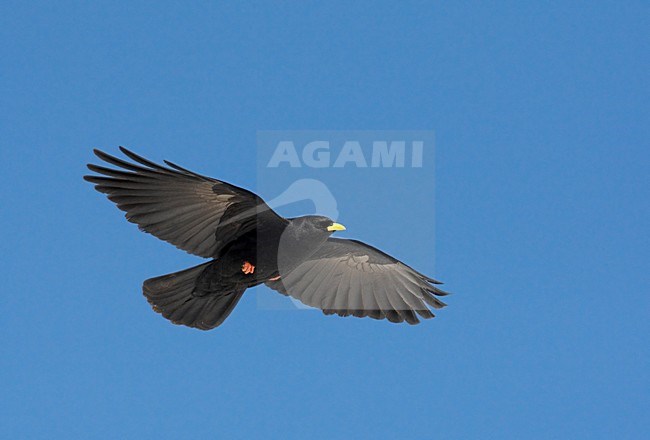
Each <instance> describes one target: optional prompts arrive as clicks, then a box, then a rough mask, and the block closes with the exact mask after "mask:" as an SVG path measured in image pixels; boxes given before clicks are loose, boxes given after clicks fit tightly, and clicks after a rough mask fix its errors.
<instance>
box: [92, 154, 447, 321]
mask: <svg viewBox="0 0 650 440" xmlns="http://www.w3.org/2000/svg"><path fill="white" fill-rule="evenodd" d="M120 150H121V151H122V152H123V153H124V154H125V155H126V156H127V157H128V158H130V159H131V160H132V161H133V162H129V161H126V160H122V159H119V158H117V157H114V156H111V155H109V154H106V153H104V152H102V151H99V150H95V154H96V155H97V156H98V157H99V158H100V159H102V160H103V161H104V162H106V163H108V164H110V165H113V166H116V167H118V168H119V169H113V168H107V167H104V166H98V165H93V164H89V165H88V168H89V169H90V170H91V171H93V172H95V173H97V174H99V175H92V176H84V179H85V180H87V181H89V182H91V183H93V184H94V185H95V188H96V189H97V190H98V191H99V192H102V193H105V194H106V195H107V197H108V198H109V199H110V200H111V201H113V202H114V203H115V204H116V205H117V207H118V208H119V209H121V210H122V211H125V212H126V218H127V220H128V221H130V222H132V223H136V224H137V225H138V227H139V228H140V229H141V230H143V231H145V232H148V233H150V234H153V235H154V236H156V237H158V238H160V239H162V240H165V241H167V242H169V243H171V244H173V245H174V246H176V247H178V248H179V249H183V250H185V251H187V252H189V253H191V254H194V255H198V256H200V257H204V258H211V261H209V262H206V263H203V264H201V265H199V266H196V267H192V268H190V269H186V270H183V271H180V272H176V273H172V274H169V275H163V276H160V277H156V278H152V279H149V280H146V281H145V282H144V285H143V293H144V296H145V297H146V298H147V300H148V301H149V303H150V304H151V305H152V307H153V309H154V310H155V311H156V312H159V313H161V314H162V315H163V316H164V317H165V318H167V319H169V320H170V321H172V322H174V323H176V324H183V325H187V326H189V327H195V328H199V329H202V330H208V329H211V328H214V327H217V326H218V325H220V324H221V323H222V322H223V321H224V320H225V319H226V318H227V317H228V315H229V314H230V312H231V311H232V310H233V308H234V307H235V306H236V305H237V302H238V301H239V299H240V298H241V296H242V294H243V293H244V291H245V290H246V289H247V288H249V287H252V286H256V285H259V284H262V283H265V284H266V285H267V286H269V287H270V288H272V289H275V290H277V291H278V292H280V293H282V294H285V295H290V296H292V297H294V298H297V299H299V300H300V301H302V302H303V303H305V304H307V305H309V306H313V307H317V308H320V309H322V310H323V312H324V313H325V314H338V315H340V316H349V315H352V316H358V317H363V316H369V317H371V318H375V319H388V320H389V321H391V322H407V323H409V324H417V323H418V322H419V320H418V315H419V316H420V317H422V318H432V317H433V316H434V315H433V313H432V312H431V310H430V307H431V308H436V309H438V308H442V307H444V306H445V304H444V303H443V302H441V301H440V300H439V299H438V298H437V296H442V295H445V294H446V293H445V292H443V291H442V290H440V289H438V288H437V287H436V286H435V285H436V284H440V282H438V281H436V280H434V279H432V278H429V277H427V276H425V275H423V274H421V273H419V272H417V271H415V270H414V269H412V268H410V267H409V266H407V265H405V264H404V263H402V262H400V261H399V260H397V259H395V258H393V257H391V256H389V255H387V254H385V253H384V252H382V251H380V250H378V249H375V248H373V247H372V246H369V245H367V244H364V243H361V242H359V241H356V240H345V239H338V238H331V237H330V235H331V234H332V233H333V232H335V231H337V230H342V229H345V228H343V226H342V225H339V224H338V223H335V222H334V221H332V220H331V219H329V218H327V217H322V216H304V217H297V218H292V219H286V218H283V217H281V216H279V215H278V214H277V213H275V211H273V210H272V209H271V208H270V207H269V206H268V205H267V204H266V203H265V202H264V201H263V200H262V199H261V198H260V197H259V196H257V195H256V194H254V193H252V192H250V191H248V190H245V189H243V188H239V187H237V186H234V185H231V184H229V183H226V182H222V181H220V180H216V179H213V178H210V177H206V176H202V175H200V174H197V173H194V172H192V171H189V170H187V169H185V168H182V167H180V166H178V165H176V164H173V163H171V162H168V161H165V163H166V164H167V166H162V165H158V164H155V163H153V162H151V161H149V160H147V159H145V158H143V157H141V156H138V155H137V154H135V153H133V152H131V151H129V150H127V149H126V148H123V147H120Z"/></svg>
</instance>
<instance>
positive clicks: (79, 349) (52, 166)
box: [0, 1, 650, 438]
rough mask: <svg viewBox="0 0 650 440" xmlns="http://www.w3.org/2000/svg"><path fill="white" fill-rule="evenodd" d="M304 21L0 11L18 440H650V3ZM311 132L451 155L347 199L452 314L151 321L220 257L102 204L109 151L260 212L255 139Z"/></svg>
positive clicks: (343, 184)
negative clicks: (220, 188)
mask: <svg viewBox="0 0 650 440" xmlns="http://www.w3.org/2000/svg"><path fill="white" fill-rule="evenodd" d="M237 3H238V2H237ZM294 3H296V4H293V5H289V4H279V2H278V3H274V4H272V3H270V2H269V3H265V4H261V3H260V4H252V3H251V4H245V5H244V4H235V2H232V4H226V3H225V2H165V1H162V2H161V1H158V2H66V1H64V2H24V1H20V2H18V1H5V2H3V4H2V6H0V38H1V39H2V41H3V44H2V47H1V49H0V50H1V55H2V56H1V60H2V61H1V63H2V69H1V71H0V91H1V94H2V99H0V129H1V141H2V142H1V149H0V157H1V159H2V182H3V185H2V186H1V188H0V194H1V200H2V206H3V214H2V216H1V217H0V226H1V229H0V230H2V232H3V240H2V241H3V258H2V261H3V264H2V268H1V269H0V270H2V279H3V280H4V283H3V287H2V295H1V296H0V307H1V310H2V314H1V315H0V316H1V317H0V331H1V332H2V343H1V345H0V347H1V348H2V356H0V385H1V387H2V393H0V433H1V434H2V436H3V437H7V438H125V437H128V438H154V437H155V438H179V436H181V437H182V436H190V435H192V436H204V437H208V438H210V437H216V438H255V437H260V436H264V437H265V438H306V437H309V438H341V437H344V436H355V437H360V438H365V437H373V438H432V437H436V438H437V437H439V438H488V437H492V438H611V437H612V436H614V435H616V438H643V437H645V436H647V434H648V432H649V431H650V426H649V422H648V417H647V414H648V412H649V411H650V408H649V405H648V403H649V399H648V396H647V392H648V388H649V385H650V383H649V382H650V381H649V377H648V375H649V373H648V371H650V365H648V364H649V352H648V341H647V335H648V333H649V331H650V324H649V322H650V320H649V318H650V316H649V311H650V300H649V295H648V290H649V289H648V273H650V271H649V268H648V261H649V260H650V255H649V252H648V249H649V245H650V242H649V241H650V240H649V239H648V223H649V220H650V219H649V210H648V198H649V196H650V194H649V188H650V182H649V179H648V161H649V159H650V153H648V148H647V147H648V138H649V137H648V126H649V122H650V121H648V112H647V102H648V100H649V97H648V82H647V71H648V67H649V63H648V52H647V47H648V43H649V41H648V34H647V29H646V28H647V26H644V24H646V25H647V14H648V9H647V5H645V4H644V3H643V2H637V1H630V2H623V3H621V2H613V1H612V2H602V1H595V2H593V1H592V2H540V3H536V4H532V3H530V2H529V3H525V2H514V1H512V2H498V3H493V4H486V3H485V2H466V1H458V2H446V3H441V2H372V3H370V2H355V4H354V5H351V4H349V3H350V2H327V4H326V5H325V4H323V3H324V2H300V5H298V4H297V3H298V2H294ZM643 29H646V31H644V30H643ZM304 129H311V130H433V131H435V136H436V146H435V163H434V164H432V162H430V161H429V162H427V163H428V164H429V165H431V166H432V168H428V169H429V170H430V172H431V174H430V175H426V178H425V177H422V176H423V175H417V176H419V177H417V179H420V178H421V179H423V180H417V182H419V183H422V182H429V183H430V185H431V186H429V185H422V184H417V185H414V186H408V185H409V183H412V182H413V181H412V180H409V179H410V178H413V179H416V177H413V176H416V174H414V173H405V174H399V173H397V171H396V174H391V170H383V173H384V174H381V175H380V174H372V176H374V177H373V178H374V179H377V182H383V183H384V186H385V187H389V186H390V183H392V182H394V183H400V184H401V185H404V186H405V187H406V188H407V190H405V191H401V192H399V191H393V192H392V193H389V194H388V195H385V194H384V196H382V193H381V192H380V191H374V189H375V188H374V187H372V186H369V185H358V182H360V181H361V182H366V181H364V180H359V179H360V177H358V173H355V172H351V171H350V170H348V171H350V172H344V173H343V172H342V173H340V175H338V176H339V177H340V179H338V180H337V181H336V183H335V184H333V187H332V188H333V191H334V194H335V197H336V199H337V202H338V207H339V211H340V213H339V214H340V219H341V221H342V222H343V223H346V224H348V226H352V227H350V228H349V230H348V231H346V233H345V236H347V237H354V238H359V239H362V240H365V241H368V242H370V243H372V244H374V245H377V246H379V247H382V248H383V249H385V250H387V251H389V252H391V253H393V254H395V255H396V256H399V257H400V258H402V259H404V260H405V261H406V262H408V263H409V264H411V265H413V266H414V267H416V268H418V269H419V270H421V271H423V272H425V273H428V274H431V275H435V276H436V277H438V278H440V279H442V280H443V281H445V282H446V284H445V287H447V288H448V289H449V290H451V291H453V292H454V293H455V294H454V295H453V296H451V297H449V299H448V303H449V307H447V308H446V309H444V310H442V311H440V313H438V317H437V318H436V319H434V320H431V321H427V322H425V323H423V324H420V325H419V326H415V327H408V326H395V325H390V324H388V323H386V322H376V321H372V320H357V319H351V318H347V319H342V318H335V317H326V316H323V315H322V314H321V313H320V312H315V311H296V310H292V309H290V308H287V309H285V310H270V309H268V308H264V307H260V306H259V302H258V299H257V297H261V296H262V295H267V296H269V295H272V292H271V291H268V290H267V289H265V288H256V289H254V290H252V291H250V292H249V293H250V295H246V296H245V298H244V299H243V300H242V302H241V303H240V305H239V306H238V307H237V309H236V310H235V312H234V313H233V314H232V315H231V317H230V318H229V319H228V320H227V321H226V323H225V324H224V325H223V326H222V327H220V328H218V329H217V330H214V331H211V332H206V333H202V332H198V331H195V330H191V329H186V328H181V327H177V326H173V325H170V324H169V323H168V322H166V321H165V320H164V319H162V318H161V317H160V316H159V315H157V314H155V313H153V312H151V310H150V309H149V306H148V305H147V303H146V301H145V300H144V298H143V297H142V295H141V294H140V286H141V283H142V281H143V280H144V279H146V278H149V277H152V276H157V275H161V274H165V273H168V272H173V271H176V270H180V269H182V268H185V267H188V266H191V265H194V264H198V263H199V259H197V258H195V257H192V256H190V255H187V254H184V253H182V252H180V251H178V250H176V249H174V248H173V247H172V246H170V245H168V244H166V243H163V242H160V241H158V240H156V239H155V238H153V237H151V236H148V235H146V234H142V233H140V232H138V231H137V228H136V227H134V226H133V225H132V224H129V223H127V222H126V221H125V220H124V219H123V217H122V215H121V213H120V212H119V211H117V209H115V208H114V207H113V206H111V204H110V203H109V202H108V201H106V200H105V199H104V198H103V197H101V196H100V195H99V194H98V193H96V192H95V191H93V190H92V188H91V187H90V185H88V184H86V183H85V182H83V181H82V180H81V176H82V175H83V174H84V173H85V168H84V166H85V163H87V162H89V161H90V160H91V159H92V153H91V149H92V148H93V147H100V148H102V149H105V150H108V151H112V152H115V151H116V147H117V146H118V145H125V146H128V147H131V148H133V149H134V150H136V151H137V152H139V153H141V154H143V155H146V156H149V157H151V158H152V159H156V160H160V159H170V160H172V161H174V162H177V163H180V164H182V165H184V166H186V167H189V168H191V169H196V170H197V171H199V172H202V173H204V174H208V175H211V176H214V177H218V178H220V179H223V180H226V181H230V182H233V183H235V184H238V185H242V186H246V187H249V188H258V185H257V183H258V177H260V176H259V169H258V164H257V157H258V151H257V140H256V136H257V132H258V131H259V130H289V131H290V130H304ZM308 174H309V173H308ZM427 179H428V180H427ZM434 184H435V204H433V199H432V197H430V195H431V194H432V191H433V186H434ZM258 190H259V191H260V193H261V195H262V196H264V197H266V198H272V197H274V196H276V195H277V194H276V191H275V189H273V188H267V189H266V190H265V188H263V187H262V185H260V187H259V188H258ZM404 206H406V207H407V208H403V207H404ZM409 206H410V207H412V210H411V208H408V207H409ZM397 207H402V208H401V209H396V208H397ZM429 213H434V214H435V215H425V214H429ZM415 214H420V215H415ZM432 217H435V236H434V235H433V234H425V235H424V236H421V235H418V233H419V232H421V231H425V230H427V228H428V227H429V226H430V225H431V224H432V223H433V221H434V218H432ZM434 257H435V261H434Z"/></svg>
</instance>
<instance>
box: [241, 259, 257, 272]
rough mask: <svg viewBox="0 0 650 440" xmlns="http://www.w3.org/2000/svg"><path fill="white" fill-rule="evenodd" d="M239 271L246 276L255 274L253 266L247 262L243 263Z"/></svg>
mask: <svg viewBox="0 0 650 440" xmlns="http://www.w3.org/2000/svg"><path fill="white" fill-rule="evenodd" d="M241 271H242V272H244V273H245V274H246V275H248V274H251V273H253V272H255V266H253V265H252V264H250V263H249V262H248V261H244V264H242V266H241Z"/></svg>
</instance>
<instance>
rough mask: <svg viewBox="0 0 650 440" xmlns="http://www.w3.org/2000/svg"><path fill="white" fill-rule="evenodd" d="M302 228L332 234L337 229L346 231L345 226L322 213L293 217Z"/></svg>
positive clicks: (295, 222)
mask: <svg viewBox="0 0 650 440" xmlns="http://www.w3.org/2000/svg"><path fill="white" fill-rule="evenodd" d="M292 220H293V222H294V224H298V225H299V227H301V229H303V228H304V229H309V230H312V231H313V232H317V233H319V234H327V235H331V234H333V233H334V232H336V231H345V226H343V225H342V224H340V223H336V222H335V221H334V220H332V219H331V218H328V217H325V216H322V215H306V216H304V217H298V218H295V219H292Z"/></svg>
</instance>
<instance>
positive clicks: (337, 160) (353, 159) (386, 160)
mask: <svg viewBox="0 0 650 440" xmlns="http://www.w3.org/2000/svg"><path fill="white" fill-rule="evenodd" d="M423 150H424V141H420V140H415V141H409V142H407V141H401V140H400V141H372V142H361V141H356V140H347V141H345V142H341V143H334V142H330V141H324V140H314V141H311V142H307V143H305V144H304V145H300V144H299V145H298V147H297V146H296V143H295V142H293V141H288V140H284V141H279V142H278V144H277V146H276V147H275V150H274V151H273V155H272V156H271V159H270V160H269V162H268V164H267V165H266V166H267V167H268V168H279V167H291V168H300V167H303V166H305V167H310V168H329V167H332V168H344V167H356V168H368V167H370V168H405V167H410V168H422V160H423V159H422V156H423Z"/></svg>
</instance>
